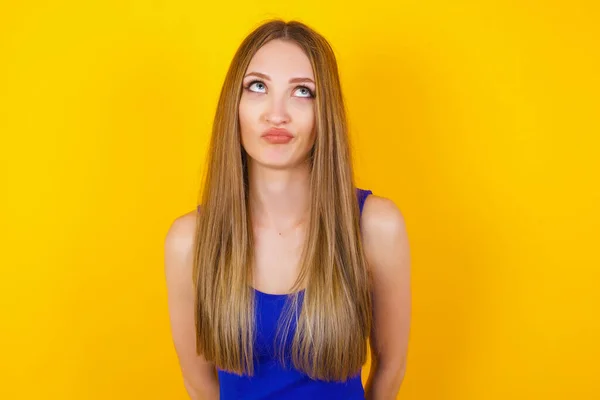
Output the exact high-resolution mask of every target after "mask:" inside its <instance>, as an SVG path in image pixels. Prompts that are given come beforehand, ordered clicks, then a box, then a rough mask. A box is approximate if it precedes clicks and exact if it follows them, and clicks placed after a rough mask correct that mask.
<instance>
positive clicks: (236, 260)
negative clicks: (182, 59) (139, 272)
mask: <svg viewBox="0 0 600 400" xmlns="http://www.w3.org/2000/svg"><path fill="white" fill-rule="evenodd" d="M274 39H281V40H289V41H293V42H295V43H296V44H298V45H299V46H300V47H301V48H302V49H303V50H304V52H305V53H306V55H307V56H308V58H309V60H310V62H311V65H312V68H313V72H314V75H315V81H316V94H315V118H316V119H315V129H316V140H315V145H314V147H313V149H312V150H311V152H310V159H309V162H310V165H311V176H310V201H311V207H310V217H309V222H308V228H307V232H306V240H305V243H304V248H303V253H302V257H301V261H300V273H299V276H298V279H297V280H296V282H295V284H294V286H293V288H292V291H293V293H292V294H291V295H290V296H289V299H288V300H289V302H288V305H289V307H287V309H286V312H285V313H283V314H282V318H281V319H280V325H279V328H280V329H279V330H278V334H282V335H283V336H282V337H283V338H286V337H287V334H288V332H289V329H290V326H291V322H292V321H295V322H296V331H295V333H294V336H293V340H292V343H291V351H292V357H291V360H292V362H293V365H294V367H295V368H296V369H298V370H300V371H302V372H304V373H306V374H307V375H309V376H310V377H311V378H313V379H320V380H326V381H330V380H336V381H343V380H346V379H347V378H349V377H350V376H352V375H354V374H356V373H359V372H360V369H361V367H362V365H363V364H364V363H365V362H366V356H367V338H368V336H369V333H370V330H371V324H372V316H371V292H370V282H371V279H370V274H369V273H368V269H367V264H366V261H365V257H364V252H363V248H362V244H361V240H360V227H359V208H358V202H357V196H356V187H355V184H354V177H353V171H352V160H351V151H350V144H349V138H348V132H347V122H346V112H345V108H344V102H343V98H342V91H341V86H340V79H339V75H338V68H337V62H336V59H335V55H334V52H333V50H332V48H331V47H330V45H329V43H328V42H327V41H326V39H325V38H323V37H322V36H321V35H320V34H318V33H317V32H315V31H314V30H312V29H311V28H309V27H308V26H306V25H305V24H303V23H301V22H297V21H290V22H284V21H281V20H272V21H269V22H266V23H264V24H262V25H261V26H259V27H258V28H256V29H255V30H254V31H253V32H252V33H250V35H248V37H246V39H245V40H244V41H243V42H242V44H241V46H240V47H239V49H238V50H237V52H236V53H235V55H234V57H233V60H232V62H231V65H230V67H229V70H228V72H227V75H226V78H225V82H224V84H223V87H222V90H221V94H220V98H219V102H218V106H217V110H216V114H215V118H214V124H213V130H212V139H211V143H210V152H209V154H208V162H207V168H206V175H205V177H204V182H203V185H202V192H201V195H200V203H201V206H200V208H199V209H200V211H199V213H198V217H197V230H196V241H195V254H194V256H195V257H194V272H193V279H194V285H195V286H194V287H195V292H196V305H195V309H196V313H195V318H196V349H197V352H198V354H202V355H203V356H204V357H205V358H206V359H207V360H209V361H212V362H214V363H215V365H216V366H217V367H218V368H220V369H222V370H226V371H230V372H233V373H237V374H240V375H241V374H245V375H252V374H253V372H254V363H253V360H254V355H253V344H254V340H255V330H256V328H255V319H254V318H255V309H254V307H255V299H254V289H253V287H252V282H253V281H252V276H253V275H252V273H253V272H252V271H253V265H254V260H253V249H254V239H253V234H252V229H251V228H252V225H251V217H250V213H249V208H248V171H247V158H246V157H247V155H246V153H245V151H244V149H243V147H242V145H241V140H240V127H239V121H238V107H239V103H240V96H241V93H242V79H243V76H244V74H245V73H246V69H247V67H248V64H249V63H250V60H251V59H252V57H253V56H254V54H255V53H256V52H257V51H258V49H260V48H261V47H262V46H263V45H264V44H266V43H267V42H269V41H271V40H274ZM303 283H306V287H305V288H304V296H303V299H302V302H303V304H302V306H301V312H300V313H298V312H297V310H298V308H299V307H298V306H299V304H300V303H299V295H300V293H301V292H300V289H301V287H302V285H303ZM284 345H285V340H284V341H283V342H282V345H281V347H280V349H281V350H282V351H281V353H280V355H281V360H282V361H284V355H283V349H284Z"/></svg>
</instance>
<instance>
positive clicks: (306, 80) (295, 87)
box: [165, 20, 410, 400]
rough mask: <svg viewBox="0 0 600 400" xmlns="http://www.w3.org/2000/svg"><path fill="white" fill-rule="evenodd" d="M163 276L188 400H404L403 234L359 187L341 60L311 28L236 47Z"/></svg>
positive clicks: (291, 25) (389, 209)
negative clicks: (366, 368) (199, 181)
mask: <svg viewBox="0 0 600 400" xmlns="http://www.w3.org/2000/svg"><path fill="white" fill-rule="evenodd" d="M365 95H367V96H368V95H369V92H368V88H365ZM390 122H392V121H390ZM374 137H376V133H375V132H374ZM165 269H166V279H167V288H168V303H169V313H170V320H171V329H172V335H173V340H174V344H175V349H176V352H177V355H178V357H179V363H180V366H181V370H182V374H183V378H184V383H185V387H186V389H187V391H188V393H189V395H190V397H191V398H192V399H221V400H228V399H325V398H326V399H329V400H332V399H344V400H351V399H363V398H365V397H366V398H368V399H377V400H384V399H385V400H391V399H395V398H396V394H397V392H398V390H399V388H400V385H401V382H402V379H403V376H404V371H405V367H406V354H407V345H408V335H409V319H410V284H409V248H408V240H407V236H406V228H405V224H404V220H403V217H402V214H401V213H400V211H399V210H398V208H397V207H396V206H395V204H394V203H393V202H392V201H390V200H388V199H386V198H383V197H378V196H375V195H373V194H372V193H371V191H369V190H362V189H358V188H356V187H355V185H354V178H353V172H352V163H351V157H350V146H349V141H348V132H347V125H346V116H345V110H344V104H343V100H342V93H341V88H340V81H339V76H338V70H337V63H336V60H335V56H334V53H333V51H332V49H331V47H330V46H329V44H328V43H327V41H326V40H325V39H324V38H323V37H322V36H321V35H319V34H318V33H316V32H315V31H313V30H312V29H310V28H309V27H307V26H306V25H304V24H302V23H299V22H294V21H292V22H288V23H286V22H283V21H279V20H276V21H270V22H268V23H265V24H263V25H262V26H260V27H258V28H257V29H256V30H255V31H254V32H252V33H251V34H250V35H249V36H248V37H247V38H246V39H245V40H244V42H243V43H242V44H241V46H240V48H239V49H238V51H237V53H236V54H235V56H234V58H233V61H232V63H231V66H230V68H229V71H228V73H227V76H226V78H225V82H224V84H223V88H222V91H221V96H220V99H219V103H218V107H217V111H216V116H215V119H214V126H213V132H212V141H211V146H210V153H209V159H208V167H207V174H206V178H205V182H204V184H203V191H202V196H201V204H200V205H199V206H198V208H197V209H196V210H194V211H192V212H189V213H187V214H185V215H182V216H180V217H179V218H177V219H176V220H175V221H174V222H173V224H172V226H171V228H170V229H169V232H168V233H167V236H166V241H165ZM367 339H370V340H369V342H370V344H371V354H372V363H371V371H370V374H369V378H368V381H367V384H366V387H365V389H363V386H362V383H361V376H360V372H361V367H362V366H363V364H364V363H365V362H366V357H367Z"/></svg>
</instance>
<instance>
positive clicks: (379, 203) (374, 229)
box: [361, 194, 406, 256]
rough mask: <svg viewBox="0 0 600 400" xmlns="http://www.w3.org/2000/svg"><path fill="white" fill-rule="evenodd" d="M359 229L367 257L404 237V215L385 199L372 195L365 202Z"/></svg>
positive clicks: (390, 201) (389, 200)
mask: <svg viewBox="0 0 600 400" xmlns="http://www.w3.org/2000/svg"><path fill="white" fill-rule="evenodd" d="M361 227H362V229H361V230H362V235H363V241H364V243H365V251H366V253H367V256H369V254H371V255H372V254H375V253H378V252H379V251H380V250H385V247H386V244H389V243H394V242H396V241H397V239H398V237H403V236H406V223H405V220H404V215H403V214H402V212H401V211H400V209H399V208H398V206H397V205H396V203H395V202H394V201H393V200H391V199H389V198H387V197H383V196H377V195H374V194H371V195H369V196H368V197H367V198H366V200H365V204H364V206H363V212H362V215H361Z"/></svg>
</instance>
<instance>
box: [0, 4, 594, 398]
mask: <svg viewBox="0 0 600 400" xmlns="http://www.w3.org/2000/svg"><path fill="white" fill-rule="evenodd" d="M285 3H286V2H282V1H261V2H215V3H212V4H203V2H200V1H175V0H172V1H141V0H139V1H129V2H127V1H114V0H113V1H98V2H86V1H55V2H47V1H16V0H13V1H5V2H2V5H0V135H1V142H0V171H1V176H0V178H1V181H0V185H1V186H0V187H1V190H2V192H1V196H0V198H1V200H0V201H1V207H0V209H1V214H0V216H1V221H2V241H1V243H2V253H1V255H0V257H1V261H0V262H1V266H2V269H1V271H2V278H1V279H0V306H1V308H0V310H1V314H0V343H1V344H0V350H1V352H0V381H1V384H0V398H2V399H77V400H81V399H102V400H105V399H185V398H186V396H185V393H184V389H183V384H182V382H181V378H180V375H179V370H178V365H177V361H176V357H175V353H174V350H173V348H172V344H171V338H170V332H169V327H168V317H167V310H166V291H165V286H164V278H163V259H162V257H163V247H162V246H163V240H164V235H165V233H166V230H167V228H168V226H169V224H170V222H171V221H172V220H173V219H174V218H175V217H176V216H178V215H180V214H182V213H184V212H187V211H188V210H191V209H192V208H193V207H194V205H195V204H196V196H197V193H198V185H199V177H200V173H201V171H202V168H203V162H204V157H205V151H206V145H207V141H208V137H209V131H210V125H211V120H212V116H213V112H214V108H215V105H216V100H217V95H218V93H219V89H220V85H221V83H222V80H223V78H224V74H225V71H226V68H227V66H228V64H229V62H230V60H231V57H232V55H233V53H234V51H235V49H236V48H237V46H238V45H239V43H240V42H241V40H242V39H243V37H244V36H245V35H246V34H247V33H248V32H249V31H250V30H251V29H252V28H253V27H255V26H256V25H257V24H258V23H259V22H260V21H262V20H264V19H266V18H270V17H283V18H286V19H290V18H298V19H300V20H302V21H304V22H307V23H308V24H310V25H311V26H313V27H314V28H316V29H317V30H318V31H320V32H321V33H322V34H324V35H325V36H326V37H327V38H328V39H329V40H330V42H331V43H332V45H333V47H334V49H335V51H336V53H337V55H338V60H339V64H340V70H341V75H342V79H343V86H344V91H345V96H346V98H347V105H348V108H349V116H350V122H351V128H352V138H353V140H354V145H355V150H356V173H357V178H358V183H359V186H360V187H363V188H368V189H372V190H373V191H374V192H375V193H376V194H379V195H382V196H386V197H390V198H392V199H393V200H394V201H395V202H396V203H397V204H398V206H399V207H400V208H401V210H402V211H403V213H404V215H405V218H406V221H407V225H408V230H409V236H410V240H411V252H412V261H413V262H412V284H413V292H414V293H413V296H414V300H413V301H414V304H413V324H412V331H411V342H410V351H409V362H408V372H407V375H406V379H405V382H404V385H403V387H402V390H401V392H400V396H399V398H402V399H407V400H408V399H419V400H422V399H432V400H437V399H442V400H443V399H461V400H465V399H477V400H479V399H506V398H510V399H592V398H600V384H599V383H597V382H599V381H600V380H598V379H597V375H598V373H599V372H600V370H599V367H598V363H599V356H600V351H599V347H600V346H599V345H598V343H597V342H598V340H599V339H598V338H599V336H600V322H599V318H598V317H599V314H600V313H599V311H598V310H599V309H600V295H599V292H600V289H599V288H598V286H599V284H600V279H599V278H600V273H599V272H598V270H599V267H600V256H599V255H598V254H599V252H598V247H599V245H598V239H600V235H599V233H598V232H599V230H600V211H598V206H599V205H600V190H599V181H600V178H599V172H600V171H599V170H600V167H599V164H598V160H597V157H598V153H599V147H600V146H598V145H599V139H598V136H599V134H600V129H599V127H600V124H599V118H598V114H599V112H600V111H599V110H600V107H599V103H598V93H599V91H600V79H599V71H600V61H599V58H600V57H599V51H598V48H599V45H598V42H599V41H600V29H599V28H598V25H599V24H598V21H599V20H600V13H599V12H598V11H599V9H598V6H597V5H596V4H597V3H596V2H595V1H592V0H589V1H584V0H581V1H578V0H572V1H562V2H561V1H557V0H555V1H553V0H547V1H535V0H525V1H515V2H507V1H475V0H473V1H461V0H458V1H446V0H429V1H410V0H403V1H386V2H381V1H367V2H364V3H361V4H355V5H352V4H348V3H347V2H342V1H335V2H334V1H331V2H326V1H303V2H290V3H288V4H285ZM390 317H392V316H390Z"/></svg>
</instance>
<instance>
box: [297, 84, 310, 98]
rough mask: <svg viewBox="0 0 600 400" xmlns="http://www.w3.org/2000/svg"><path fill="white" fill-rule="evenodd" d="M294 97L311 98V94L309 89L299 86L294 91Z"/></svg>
mask: <svg viewBox="0 0 600 400" xmlns="http://www.w3.org/2000/svg"><path fill="white" fill-rule="evenodd" d="M296 95H297V96H299V97H313V94H312V92H311V91H310V89H309V88H307V87H304V86H301V87H299V88H298V89H296Z"/></svg>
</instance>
